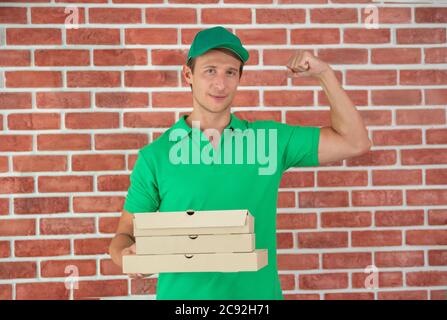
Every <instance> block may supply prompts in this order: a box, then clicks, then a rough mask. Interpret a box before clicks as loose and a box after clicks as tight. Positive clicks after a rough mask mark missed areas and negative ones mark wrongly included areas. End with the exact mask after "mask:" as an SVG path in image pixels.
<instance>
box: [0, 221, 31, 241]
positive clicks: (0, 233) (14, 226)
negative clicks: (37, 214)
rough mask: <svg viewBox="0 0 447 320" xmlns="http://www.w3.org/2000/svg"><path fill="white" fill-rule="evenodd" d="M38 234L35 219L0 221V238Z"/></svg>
mask: <svg viewBox="0 0 447 320" xmlns="http://www.w3.org/2000/svg"><path fill="white" fill-rule="evenodd" d="M35 234H36V220H34V219H2V220H0V237H14V236H33V235H35Z"/></svg>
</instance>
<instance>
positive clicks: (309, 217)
mask: <svg viewBox="0 0 447 320" xmlns="http://www.w3.org/2000/svg"><path fill="white" fill-rule="evenodd" d="M316 227H317V216H316V214H315V213H304V214H300V213H281V214H278V215H277V225H276V228H277V229H278V230H281V229H316Z"/></svg>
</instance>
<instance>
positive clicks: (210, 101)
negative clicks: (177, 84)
mask: <svg viewBox="0 0 447 320" xmlns="http://www.w3.org/2000/svg"><path fill="white" fill-rule="evenodd" d="M240 65H241V61H240V60H239V59H237V58H235V57H234V56H232V55H231V54H230V53H228V50H227V49H222V48H219V49H218V50H215V49H212V50H209V51H207V52H206V53H205V54H203V55H201V56H199V57H197V58H196V63H195V67H194V74H192V73H191V72H190V69H189V68H188V67H187V66H184V67H183V70H184V76H185V78H186V81H187V82H188V84H192V90H193V107H194V108H197V107H199V108H203V109H205V110H207V111H209V112H213V113H220V112H223V111H225V110H226V109H227V108H229V107H231V103H232V102H233V98H234V96H235V94H236V91H237V87H238V85H239V67H240ZM218 97H222V98H218Z"/></svg>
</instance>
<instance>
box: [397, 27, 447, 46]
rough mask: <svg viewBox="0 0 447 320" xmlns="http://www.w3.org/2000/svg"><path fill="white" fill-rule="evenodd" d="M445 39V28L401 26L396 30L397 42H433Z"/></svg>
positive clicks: (440, 41) (442, 41)
mask: <svg viewBox="0 0 447 320" xmlns="http://www.w3.org/2000/svg"><path fill="white" fill-rule="evenodd" d="M445 41H446V31H445V28H418V29H416V28H401V29H397V30H396V42H397V44H431V43H433V44H435V43H444V42H445Z"/></svg>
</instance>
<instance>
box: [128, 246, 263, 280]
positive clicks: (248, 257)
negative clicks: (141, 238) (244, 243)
mask: <svg viewBox="0 0 447 320" xmlns="http://www.w3.org/2000/svg"><path fill="white" fill-rule="evenodd" d="M267 264H268V252H267V250H255V251H253V252H242V253H198V254H167V255H158V254H153V255H126V256H123V272H124V273H143V274H153V273H160V272H239V271H258V270H260V269H261V268H263V267H265V266H266V265H267Z"/></svg>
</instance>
